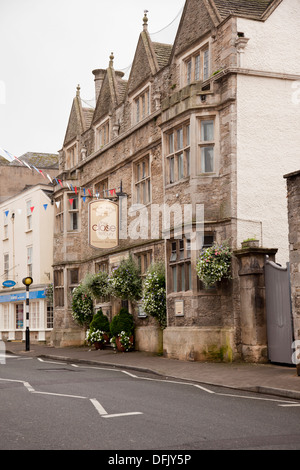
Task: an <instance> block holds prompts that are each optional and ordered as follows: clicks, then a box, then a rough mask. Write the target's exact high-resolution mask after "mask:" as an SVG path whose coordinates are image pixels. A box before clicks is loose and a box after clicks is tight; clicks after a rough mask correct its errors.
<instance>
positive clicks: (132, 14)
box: [0, 0, 185, 157]
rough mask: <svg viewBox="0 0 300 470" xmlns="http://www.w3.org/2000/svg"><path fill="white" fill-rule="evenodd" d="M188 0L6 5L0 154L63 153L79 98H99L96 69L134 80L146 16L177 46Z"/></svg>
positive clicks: (9, 0) (1, 11) (0, 4)
mask: <svg viewBox="0 0 300 470" xmlns="http://www.w3.org/2000/svg"><path fill="white" fill-rule="evenodd" d="M184 4H185V0H127V1H124V0H110V1H107V0H0V148H2V149H5V150H7V151H8V152H10V153H12V154H13V155H15V156H16V157H19V156H21V155H23V154H24V153H26V152H41V153H42V152H46V153H47V152H49V153H52V152H53V153H56V152H58V150H59V149H60V148H61V147H62V143H63V139H64V135H65V131H66V127H67V123H68V118H69V113H70V110H71V105H72V100H73V98H74V96H75V94H76V87H77V85H78V84H80V87H81V97H82V99H83V100H86V101H87V102H90V100H93V98H94V76H93V74H92V70H94V69H96V68H106V67H107V66H108V62H109V56H110V53H111V52H113V53H114V57H115V59H114V68H115V69H116V70H123V71H124V72H125V73H127V74H128V67H129V66H130V65H131V63H132V61H133V58H134V53H135V49H136V45H137V42H138V38H139V34H140V32H141V31H142V29H143V27H142V24H143V21H142V19H143V15H144V10H148V18H149V20H148V30H149V33H150V35H151V37H152V39H153V41H157V42H165V43H170V44H171V43H173V41H174V39H175V35H176V31H177V27H178V24H179V21H180V18H181V13H182V10H183V7H184Z"/></svg>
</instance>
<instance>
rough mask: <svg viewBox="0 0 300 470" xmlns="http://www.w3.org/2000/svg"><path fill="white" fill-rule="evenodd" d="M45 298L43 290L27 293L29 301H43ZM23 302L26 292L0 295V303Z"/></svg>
mask: <svg viewBox="0 0 300 470" xmlns="http://www.w3.org/2000/svg"><path fill="white" fill-rule="evenodd" d="M45 298H46V293H45V289H44V290H37V291H32V292H29V299H30V300H35V299H45ZM23 300H26V292H19V293H17V294H4V295H0V303H6V302H20V301H23Z"/></svg>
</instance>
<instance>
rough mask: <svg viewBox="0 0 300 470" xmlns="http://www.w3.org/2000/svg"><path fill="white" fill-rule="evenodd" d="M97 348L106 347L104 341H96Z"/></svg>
mask: <svg viewBox="0 0 300 470" xmlns="http://www.w3.org/2000/svg"><path fill="white" fill-rule="evenodd" d="M93 345H94V347H95V349H104V348H105V344H104V343H103V342H102V341H96V342H95V343H93Z"/></svg>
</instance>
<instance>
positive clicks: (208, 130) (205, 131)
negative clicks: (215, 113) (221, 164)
mask: <svg viewBox="0 0 300 470" xmlns="http://www.w3.org/2000/svg"><path fill="white" fill-rule="evenodd" d="M199 126H200V129H199V133H200V143H199V151H198V173H200V174H201V173H213V172H214V171H215V122H214V119H209V118H208V119H201V120H200V121H199Z"/></svg>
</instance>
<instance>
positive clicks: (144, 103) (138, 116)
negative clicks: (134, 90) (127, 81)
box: [134, 88, 150, 123]
mask: <svg viewBox="0 0 300 470" xmlns="http://www.w3.org/2000/svg"><path fill="white" fill-rule="evenodd" d="M149 114H150V90H149V88H147V89H146V90H144V91H143V92H142V93H141V94H140V95H139V96H137V97H136V98H134V121H135V123H138V122H140V121H142V120H143V119H145V117H147V116H149Z"/></svg>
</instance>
